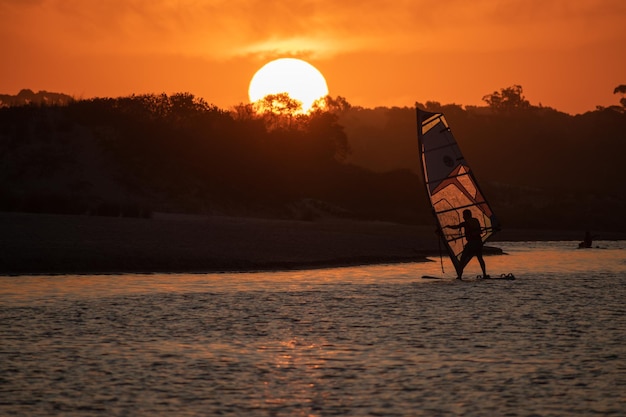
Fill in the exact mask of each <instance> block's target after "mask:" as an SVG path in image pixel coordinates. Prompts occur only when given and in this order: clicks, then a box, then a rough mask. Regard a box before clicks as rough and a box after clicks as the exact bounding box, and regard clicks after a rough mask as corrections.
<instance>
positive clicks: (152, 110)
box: [0, 86, 626, 230]
mask: <svg viewBox="0 0 626 417" xmlns="http://www.w3.org/2000/svg"><path fill="white" fill-rule="evenodd" d="M515 87H517V86H515ZM494 94H496V96H497V97H496V99H500V101H499V103H500V104H502V102H503V101H505V102H508V103H509V104H511V103H513V102H515V103H518V104H520V103H521V104H520V105H509V104H507V105H505V106H504V107H502V106H500V107H499V108H493V106H492V107H491V108H490V107H480V108H479V107H467V108H463V107H462V106H459V105H455V104H449V105H441V104H439V103H436V102H427V103H426V104H424V105H422V104H418V105H419V106H420V107H423V108H425V109H427V110H429V111H441V112H443V113H444V114H445V115H446V118H447V119H448V121H449V123H450V125H451V127H452V131H453V132H454V134H455V136H456V137H457V139H458V141H459V144H460V146H461V149H462V150H463V151H464V153H465V156H466V158H467V159H468V161H469V162H470V164H471V166H472V167H473V168H474V170H475V173H476V175H477V176H478V179H479V181H480V182H481V184H482V185H483V188H484V191H485V193H486V195H487V197H488V198H489V199H490V201H491V202H492V204H493V205H494V206H495V210H496V212H497V213H498V214H499V215H500V217H501V220H502V222H503V224H504V225H505V227H506V226H509V227H542V228H572V227H574V228H578V229H580V230H585V229H592V230H598V229H601V228H605V229H607V228H610V229H619V230H626V222H625V221H624V220H623V219H622V216H623V212H624V209H625V208H626V199H625V197H624V196H626V186H625V185H624V182H623V175H622V174H621V166H622V163H621V159H622V155H624V154H625V151H626V137H625V136H624V135H625V134H624V132H626V114H625V113H624V112H621V111H618V110H616V109H613V108H609V109H599V110H597V111H594V112H589V113H586V114H582V115H576V116H571V115H568V114H565V113H561V112H558V111H556V110H554V109H550V108H543V107H535V106H531V105H529V104H528V103H527V102H526V101H525V100H524V99H523V97H522V96H521V87H520V88H519V89H515V88H511V89H510V91H509V90H506V89H505V90H502V91H501V92H500V93H494ZM510 96H511V97H512V98H511V97H510ZM490 98H494V97H493V96H492V97H490ZM496 101H498V100H496ZM329 103H330V104H331V106H330V107H327V110H319V109H318V110H316V111H314V112H313V113H311V114H309V115H296V116H293V115H288V114H283V115H276V114H274V113H266V114H261V115H258V114H257V113H256V112H255V111H254V110H253V108H252V107H251V106H250V105H243V104H242V105H239V106H237V107H235V108H234V109H233V110H232V111H225V110H222V109H219V108H217V107H216V106H213V105H210V104H208V103H206V102H205V101H203V100H201V99H198V98H196V97H194V96H193V95H191V94H187V93H182V94H175V95H171V96H168V95H165V94H163V95H140V96H130V97H123V98H96V99H91V100H80V101H71V102H69V103H67V104H65V105H40V106H36V105H28V106H21V107H6V108H2V109H0V163H1V164H2V165H1V168H0V186H1V187H2V190H3V193H2V196H1V197H0V209H1V210H15V211H32V212H52V213H91V214H96V215H113V216H133V217H149V216H150V215H151V213H152V211H155V210H159V211H182V212H195V213H215V214H230V215H254V216H273V217H290V218H300V219H314V218H316V217H318V216H341V217H351V218H360V219H380V220H392V221H401V222H411V223H424V224H427V223H429V222H431V218H430V214H429V208H428V205H427V202H426V198H425V193H424V192H423V186H422V184H421V179H420V176H419V174H418V172H419V166H418V152H417V139H416V120H415V109H414V108H376V109H363V108H359V107H353V106H350V105H349V104H348V103H347V101H346V100H345V99H343V98H341V97H339V98H337V99H334V100H330V101H329ZM503 108H505V109H506V111H503V110H502V109H503Z"/></svg>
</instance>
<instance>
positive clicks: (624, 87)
mask: <svg viewBox="0 0 626 417" xmlns="http://www.w3.org/2000/svg"><path fill="white" fill-rule="evenodd" d="M618 93H619V94H621V95H622V98H621V99H620V100H619V102H620V104H621V105H622V107H623V110H622V111H625V112H626V84H620V85H618V86H617V87H615V90H613V94H618Z"/></svg>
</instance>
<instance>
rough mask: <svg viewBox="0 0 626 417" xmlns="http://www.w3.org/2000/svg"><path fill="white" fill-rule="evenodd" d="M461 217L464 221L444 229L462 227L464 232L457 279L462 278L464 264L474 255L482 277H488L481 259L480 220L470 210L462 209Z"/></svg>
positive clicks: (483, 261)
mask: <svg viewBox="0 0 626 417" xmlns="http://www.w3.org/2000/svg"><path fill="white" fill-rule="evenodd" d="M463 219H464V220H465V221H464V222H461V223H459V224H456V225H448V226H445V228H446V229H461V228H463V231H464V233H465V239H466V240H467V243H466V244H465V247H464V248H463V253H462V254H461V260H460V261H461V269H460V271H459V275H458V277H457V279H462V275H463V270H464V269H465V266H466V265H467V264H468V263H469V261H470V260H471V259H472V258H473V257H474V256H476V259H478V263H479V264H480V268H481V269H482V271H483V277H484V278H489V275H487V269H486V267H485V260H484V259H483V240H482V238H481V226H480V222H479V221H478V219H477V218H476V217H473V216H472V212H471V211H470V210H463Z"/></svg>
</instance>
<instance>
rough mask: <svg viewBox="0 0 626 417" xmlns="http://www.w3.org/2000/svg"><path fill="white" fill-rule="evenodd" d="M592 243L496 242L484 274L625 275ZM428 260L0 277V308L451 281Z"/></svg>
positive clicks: (607, 250)
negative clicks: (294, 267) (425, 277)
mask: <svg viewBox="0 0 626 417" xmlns="http://www.w3.org/2000/svg"><path fill="white" fill-rule="evenodd" d="M595 244H596V245H597V246H599V247H600V249H577V246H576V243H575V242H498V243H497V244H496V245H497V246H498V247H501V248H502V249H503V250H504V251H505V253H507V255H504V256H489V257H487V258H486V262H487V269H488V272H489V273H490V274H491V275H493V276H498V275H500V274H508V273H514V274H515V276H516V277H518V279H519V278H522V279H523V278H526V277H528V278H530V277H539V276H543V277H545V276H550V275H559V274H561V275H562V274H571V273H578V274H592V275H593V276H602V275H603V274H619V273H624V272H626V251H625V250H624V249H625V247H626V242H624V241H617V242H614V241H598V242H596V243H595ZM430 260H431V262H425V263H405V264H391V265H373V266H362V267H348V268H328V269H315V270H302V271H284V272H260V273H224V274H153V275H150V274H124V275H62V276H19V277H0V299H1V300H2V301H1V302H2V303H10V304H15V303H18V304H20V303H34V302H50V301H51V300H55V299H64V298H92V297H96V298H98V297H112V296H116V295H132V294H150V293H185V292H190V293H191V292H206V291H217V292H224V291H226V292H233V291H234V292H236V291H267V290H280V291H303V290H307V289H314V288H318V287H319V286H323V285H326V284H332V285H337V284H340V285H373V284H381V283H385V284H394V283H395V284H405V283H407V282H414V283H419V282H423V280H422V279H421V277H422V276H423V275H431V276H439V277H443V278H448V279H453V278H454V277H455V274H454V267H453V266H452V264H451V263H450V261H449V260H448V259H445V258H444V259H443V260H441V259H437V258H431V259H430ZM442 263H443V265H442ZM442 266H443V271H442ZM480 273H481V271H480V268H479V266H478V263H477V262H476V260H475V259H474V260H472V261H471V262H470V264H469V265H468V266H467V268H466V270H465V274H464V277H470V278H471V277H472V276H476V275H479V274H480Z"/></svg>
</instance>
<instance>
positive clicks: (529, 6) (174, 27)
mask: <svg viewBox="0 0 626 417" xmlns="http://www.w3.org/2000/svg"><path fill="white" fill-rule="evenodd" d="M0 15H1V16H2V17H0V25H1V26H2V29H0V34H1V35H2V36H3V37H5V36H8V37H10V38H13V39H15V40H23V41H24V42H27V43H29V44H35V45H41V46H43V47H47V48H57V49H58V50H65V51H68V52H71V53H75V54H113V55H115V54H146V55H153V54H165V55H187V56H199V57H207V58H210V59H227V58H232V57H234V56H241V55H278V54H304V55H311V56H319V57H330V56H332V55H336V54H342V53H352V52H367V51H372V52H381V51H382V52H391V53H413V52H416V51H425V50H436V49H439V50H451V51H453V50H464V51H468V50H469V51H471V50H476V51H483V52H484V51H498V50H504V49H511V48H542V49H546V48H562V47H576V46H577V45H588V44H590V43H593V42H603V41H605V40H610V39H615V38H618V39H620V38H621V39H623V38H624V36H625V35H624V33H623V29H622V23H623V21H624V19H625V18H626V2H624V1H623V0H603V1H601V2H598V1H596V0H577V1H575V2H572V1H570V0H508V1H505V2H502V1H499V0H474V1H472V2H467V1H466V0H448V1H438V2H433V1H419V0H397V1H394V2H393V3H391V2H387V1H382V0H344V1H341V2H338V1H336V0H302V1H300V2H298V3H292V2H285V1H277V0H204V1H203V0H108V1H85V0H0ZM25 28H26V29H25Z"/></svg>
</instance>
